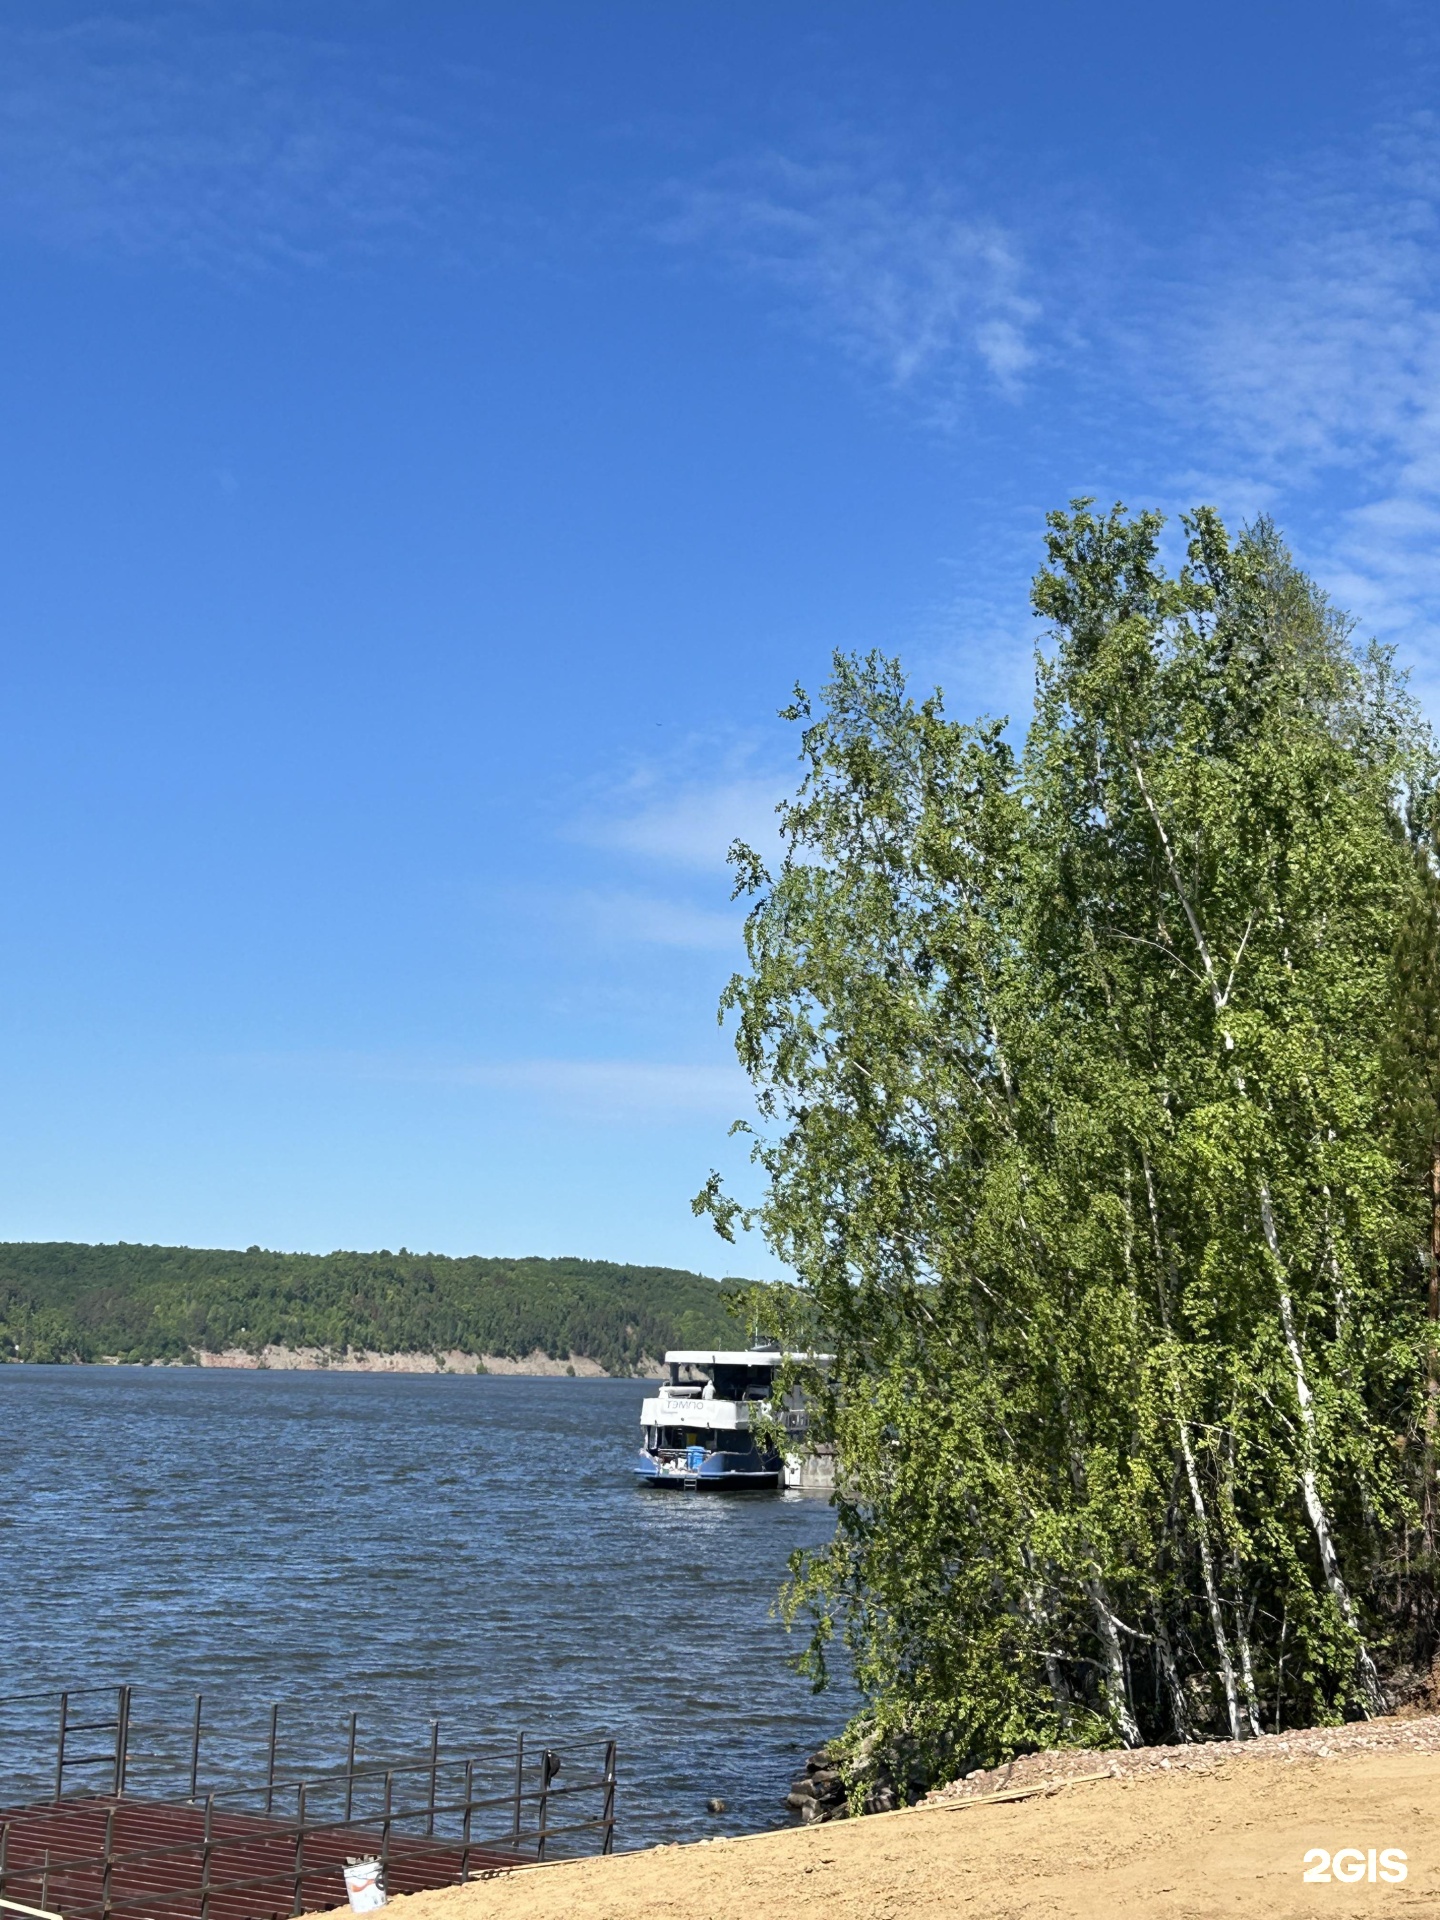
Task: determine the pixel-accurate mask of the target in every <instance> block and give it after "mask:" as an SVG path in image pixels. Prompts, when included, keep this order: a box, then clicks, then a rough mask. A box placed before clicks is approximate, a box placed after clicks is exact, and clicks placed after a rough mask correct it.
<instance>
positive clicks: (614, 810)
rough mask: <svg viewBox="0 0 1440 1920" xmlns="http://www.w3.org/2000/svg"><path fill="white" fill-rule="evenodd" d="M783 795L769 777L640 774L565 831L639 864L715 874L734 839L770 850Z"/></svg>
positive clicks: (656, 770)
mask: <svg viewBox="0 0 1440 1920" xmlns="http://www.w3.org/2000/svg"><path fill="white" fill-rule="evenodd" d="M791 784H792V785H793V782H792V783H791ZM787 791H788V788H787V786H786V785H785V784H784V783H783V782H782V780H781V779H779V778H778V777H776V776H773V775H764V774H752V773H743V772H740V773H730V774H724V773H722V774H721V775H720V777H719V778H717V779H714V780H710V781H707V780H704V779H697V778H696V777H695V776H694V775H693V773H690V772H689V771H688V770H681V769H677V768H674V767H670V766H667V767H659V766H657V767H651V768H645V769H642V770H641V771H639V772H637V773H636V774H634V775H633V776H632V777H631V779H630V780H628V781H627V782H626V783H625V784H624V785H623V786H621V787H620V788H618V789H616V790H613V791H612V792H611V793H609V794H608V795H607V796H606V797H605V798H604V800H603V801H601V802H599V803H597V804H594V805H592V807H591V808H590V809H588V810H587V811H586V813H585V814H584V815H583V816H582V817H581V818H580V819H579V820H577V821H576V822H575V824H574V825H573V827H572V828H571V833H572V836H573V837H574V838H575V839H577V840H580V841H582V842H584V843H585V844H586V845H589V846H594V847H604V848H608V849H610V850H612V851H614V852H618V853H625V854H630V855H632V856H635V857H638V858H639V859H642V860H648V861H657V862H660V863H661V864H663V865H667V866H673V867H689V868H694V869H696V870H698V871H702V872H720V871H723V869H724V866H725V856H726V854H727V853H728V851H729V849H730V846H731V843H732V842H733V841H735V840H737V839H739V840H744V841H746V842H748V843H749V844H750V845H752V846H754V847H756V848H758V849H759V850H761V851H762V852H770V851H771V850H773V848H774V846H775V844H776V835H777V823H776V818H775V808H776V805H777V803H778V802H779V801H780V800H781V799H782V798H783V796H784V795H785V793H786V792H787Z"/></svg>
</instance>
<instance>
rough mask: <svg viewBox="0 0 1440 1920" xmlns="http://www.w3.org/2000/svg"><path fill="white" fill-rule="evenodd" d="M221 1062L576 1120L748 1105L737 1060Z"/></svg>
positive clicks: (281, 1058)
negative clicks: (441, 1093) (439, 1090)
mask: <svg viewBox="0 0 1440 1920" xmlns="http://www.w3.org/2000/svg"><path fill="white" fill-rule="evenodd" d="M222 1064H224V1065H227V1066H228V1067H230V1068H231V1069H232V1070H235V1071H237V1072H240V1073H243V1074H246V1075H261V1076H263V1077H266V1078H283V1079H301V1080H305V1079H322V1080H337V1079H339V1080H349V1081H368V1082H379V1083H381V1084H384V1085H391V1086H395V1085H406V1086H433V1087H473V1088H475V1089H477V1090H479V1091H482V1092H483V1091H489V1092H493V1093H496V1094H504V1095H505V1096H506V1097H507V1101H509V1102H511V1103H514V1102H516V1101H519V1102H521V1103H522V1104H524V1105H526V1106H529V1107H532V1108H538V1109H540V1110H542V1111H544V1112H547V1113H551V1114H558V1115H560V1116H561V1117H570V1118H573V1119H579V1120H587V1121H588V1120H625V1121H642V1122H643V1121H652V1122H656V1123H663V1122H666V1121H671V1120H680V1119H683V1118H685V1117H687V1116H701V1115H706V1116H722V1117H724V1116H733V1115H735V1114H737V1113H742V1112H744V1111H746V1110H747V1109H748V1107H749V1106H750V1102H751V1095H750V1088H749V1083H748V1081H747V1080H746V1078H745V1076H744V1074H743V1073H742V1072H741V1071H740V1069H739V1067H738V1066H727V1065H723V1064H715V1063H709V1062H696V1063H692V1062H688V1061H664V1060H659V1061H657V1060H567V1059H522V1060H470V1059H455V1058H446V1057H441V1056H436V1055H430V1054H425V1055H411V1054H398V1053H319V1052H306V1053H247V1054H242V1055H236V1056H233V1057H231V1058H229V1059H228V1060H226V1061H225V1062H223V1063H222Z"/></svg>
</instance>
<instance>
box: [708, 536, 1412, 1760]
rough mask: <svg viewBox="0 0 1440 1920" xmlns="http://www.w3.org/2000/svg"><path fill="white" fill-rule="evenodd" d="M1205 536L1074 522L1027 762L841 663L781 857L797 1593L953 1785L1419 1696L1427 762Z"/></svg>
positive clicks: (1254, 550) (770, 1143)
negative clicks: (808, 1446) (1421, 909)
mask: <svg viewBox="0 0 1440 1920" xmlns="http://www.w3.org/2000/svg"><path fill="white" fill-rule="evenodd" d="M1188 530H1189V540H1190V544H1189V557H1188V561H1187V564H1186V565H1185V566H1184V567H1183V568H1182V569H1181V570H1180V571H1179V572H1178V573H1177V574H1174V575H1172V574H1170V573H1167V571H1166V570H1165V569H1164V567H1163V566H1162V564H1161V562H1160V559H1159V553H1158V539H1159V534H1160V521H1159V519H1158V517H1157V516H1153V515H1139V516H1136V517H1133V518H1132V517H1130V516H1127V515H1126V514H1125V513H1124V512H1123V511H1121V510H1120V509H1116V510H1115V511H1114V512H1112V513H1110V514H1106V515H1097V514H1095V513H1094V512H1093V511H1092V510H1091V506H1090V503H1089V502H1084V501H1082V502H1077V503H1076V504H1075V506H1074V509H1073V510H1072V511H1071V512H1070V513H1068V514H1056V515H1053V516H1052V517H1051V521H1050V530H1049V537H1048V542H1047V562H1046V565H1045V566H1044V568H1043V569H1042V570H1041V572H1040V574H1039V575H1038V577H1037V580H1036V586H1035V595H1034V598H1035V605H1036V608H1037V611H1039V612H1040V613H1041V615H1042V616H1043V617H1044V618H1045V619H1046V620H1047V622H1048V623H1049V628H1050V634H1051V642H1050V645H1049V647H1048V649H1047V650H1046V652H1045V653H1044V655H1043V656H1042V659H1041V663H1040V668H1039V678H1038V685H1037V698H1036V707H1035V714H1034V718H1033V721H1032V724H1031V726H1030V729H1029V733H1028V737H1027V741H1026V745H1025V750H1024V753H1023V755H1021V756H1020V757H1019V758H1018V759H1017V758H1016V757H1015V755H1014V754H1013V753H1012V751H1011V749H1010V747H1009V746H1008V744H1007V741H1006V737H1005V731H1004V728H1003V727H1002V726H997V725H993V724H989V725H978V726H975V727H965V726H958V725H956V724H955V723H953V722H952V721H950V720H949V719H948V718H947V717H946V716H945V714H944V712H943V708H942V706H941V702H940V700H939V698H938V696H937V697H935V698H932V699H930V700H926V701H921V702H918V703H917V702H914V701H912V700H911V699H910V698H909V697H908V695H907V693H906V690H905V687H904V683H903V679H902V677H901V674H900V671H899V669H898V667H897V666H896V665H895V664H894V663H892V662H886V661H884V660H881V659H879V658H875V657H872V658H870V659H868V660H864V661H850V660H845V659H839V660H837V662H836V669H835V678H834V681H833V682H832V684H831V685H830V687H828V688H827V690H826V695H825V700H824V703H823V708H822V710H821V711H820V712H819V713H818V714H817V713H815V712H812V711H811V709H810V707H809V704H808V702H806V701H805V700H804V698H803V697H801V698H799V699H797V703H796V705H795V707H794V708H793V709H792V710H791V711H792V714H793V717H794V718H795V719H796V720H797V721H799V722H800V723H801V724H802V726H803V732H802V736H801V751H802V760H803V763H804V766H805V778H804V782H803V784H802V787H801V789H800V792H799V794H798V796H797V798H796V800H795V801H794V803H793V804H791V805H790V806H788V807H787V808H785V809H783V810H782V829H783V837H784V844H785V854H784V858H783V861H782V863H781V865H780V867H779V869H778V871H777V872H775V873H774V874H773V875H772V874H770V873H768V872H767V871H766V870H765V869H764V867H763V865H762V864H761V863H760V862H759V861H758V860H757V858H756V857H755V856H754V854H753V853H751V852H749V851H748V850H746V849H743V848H741V849H737V853H736V860H737V870H738V877H739V882H740V886H741V888H742V889H743V890H745V891H747V892H748V893H750V894H751V896H752V897H753V902H754V904H753V905H752V908H751V911H750V915H749V918H748V921H747V942H748V951H749V970H748V972H747V973H746V974H744V975H741V976H737V977H736V979H735V980H734V981H733V982H732V983H731V986H730V988H729V990H728V992H727V994H726V997H725V1003H724V1008H723V1009H722V1011H733V1012H734V1013H735V1014H736V1015H737V1016H738V1026H737V1046H738V1048H739V1052H740V1057H741V1059H742V1061H743V1062H744V1064H745V1066H746V1067H747V1069H748V1070H749V1072H750V1073H751V1075H752V1078H753V1079H754V1082H755V1084H756V1088H757V1092H758V1096H759V1106H760V1112H761V1117H762V1123H763V1124H762V1128H761V1130H760V1131H759V1132H758V1133H757V1136H756V1140H755V1155H756V1158H757V1160H758V1162H759V1164H760V1165H761V1167H762V1169H763V1170H764V1172H765V1174H766V1176H767V1186H766V1193H765V1198H764V1200H763V1201H762V1203H761V1205H760V1206H759V1208H758V1209H756V1211H755V1214H754V1216H753V1217H754V1218H755V1219H756V1221H757V1222H758V1224H760V1225H761V1226H762V1227H763V1229H764V1231H765V1232H766V1233H767V1235H768V1236H769V1238H770V1241H771V1244H772V1245H773V1246H774V1247H775V1249H776V1251H777V1252H779V1253H780V1254H781V1255H782V1256H783V1257H785V1258H786V1259H787V1260H788V1261H789V1262H790V1263H791V1265H792V1267H793V1269H794V1271H795V1273H796V1275H797V1279H798V1284H799V1286H800V1288H801V1290H802V1291H803V1292H804V1293H805V1294H806V1295H808V1296H809V1299H810V1302H811V1305H812V1307H813V1310H814V1311H815V1313H816V1315H817V1317H818V1319H819V1321H820V1322H821V1323H822V1324H823V1325H824V1326H825V1327H826V1329H827V1330H828V1332H829V1334H830V1335H831V1336H832V1337H833V1342H834V1346H835V1351H836V1356H837V1358H836V1365H835V1367H834V1370H833V1372H832V1373H831V1375H830V1376H829V1379H828V1381H826V1382H825V1383H823V1385H821V1384H819V1383H817V1392H818V1393H819V1396H820V1397H819V1409H820V1415H821V1419H822V1423H823V1424H824V1426H825V1427H826V1429H827V1430H828V1431H829V1433H830V1434H831V1436H832V1437H833V1438H834V1439H835V1440H836V1442H837V1444H838V1446H839V1449H840V1455H841V1460H842V1466H843V1485H844V1491H843V1493H842V1495H841V1497H840V1499H839V1501H838V1502H837V1505H838V1519H839V1524H838V1527H837V1532H836V1537H835V1540H834V1543H833V1545H832V1546H831V1547H830V1548H829V1549H827V1550H826V1551H825V1552H824V1553H822V1554H819V1555H817V1556H813V1557H811V1558H809V1559H807V1560H803V1561H802V1562H801V1563H800V1564H799V1565H797V1568H796V1570H795V1578H794V1581H793V1583H792V1587H791V1590H790V1601H791V1604H792V1606H793V1607H795V1608H796V1609H797V1610H799V1609H803V1608H808V1609H809V1610H810V1611H811V1613H812V1616H813V1625H814V1633H813V1638H812V1643H811V1652H810V1660H811V1664H812V1666H813V1667H814V1669H815V1670H816V1672H817V1673H822V1672H823V1669H824V1663H825V1660H826V1658H827V1657H828V1649H829V1646H830V1643H831V1641H832V1639H833V1636H834V1634H835V1633H836V1632H837V1631H838V1632H840V1633H842V1634H843V1636H844V1638H845V1640H846V1642H847V1645H848V1650H849V1653H850V1655H851V1657H852V1659H853V1661H854V1663H855V1669H856V1673H857V1677H858V1678H859V1680H860V1683H861V1685H862V1688H863V1689H864V1690H865V1692H866V1693H867V1695H868V1696H869V1699H870V1702H871V1712H872V1714H873V1715H874V1716H875V1717H876V1718H877V1719H878V1721H879V1722H880V1724H881V1726H882V1727H889V1728H891V1729H893V1730H899V1729H903V1731H904V1735H905V1737H906V1739H907V1740H909V1741H910V1742H911V1743H912V1744H915V1745H917V1746H918V1748H919V1749H920V1750H921V1751H922V1752H923V1753H924V1754H926V1755H928V1756H929V1758H928V1760H927V1762H926V1764H927V1765H929V1766H932V1767H938V1766H941V1765H942V1764H947V1765H948V1764H953V1763H954V1761H955V1760H956V1759H957V1758H969V1759H977V1760H987V1759H994V1758H998V1757H999V1756H1000V1755H1002V1754H1003V1753H1005V1752H1008V1751H1013V1750H1014V1748H1015V1747H1016V1746H1019V1745H1024V1744H1028V1743H1033V1742H1037V1741H1038V1742H1042V1743H1043V1742H1048V1741H1052V1740H1057V1739H1068V1740H1077V1739H1087V1740H1089V1739H1095V1738H1097V1737H1099V1738H1111V1739H1116V1740H1121V1741H1125V1742H1128V1743H1135V1742H1138V1741H1140V1740H1143V1739H1147V1738H1151V1737H1155V1736H1156V1735H1160V1734H1163V1735H1165V1736H1166V1737H1178V1738H1182V1739H1183V1738H1188V1737H1191V1735H1192V1734H1194V1733H1196V1732H1203V1731H1206V1730H1212V1729H1213V1730H1215V1731H1224V1732H1228V1733H1230V1734H1231V1735H1232V1736H1237V1737H1243V1736H1245V1735H1246V1734H1248V1733H1251V1732H1257V1731H1259V1730H1260V1729H1261V1728H1262V1727H1263V1726H1273V1725H1276V1724H1279V1723H1281V1722H1282V1721H1286V1722H1291V1721H1293V1720H1294V1719H1295V1718H1297V1717H1304V1718H1315V1717H1320V1718H1325V1717H1333V1716H1335V1715H1338V1714H1342V1713H1345V1712H1361V1713H1365V1712H1374V1711H1377V1710H1379V1709H1381V1708H1382V1707H1383V1705H1384V1693H1383V1688H1382V1684H1381V1679H1380V1672H1379V1667H1380V1665H1381V1664H1383V1663H1384V1661H1385V1659H1386V1658H1387V1657H1388V1652H1387V1645H1388V1643H1386V1639H1385V1636H1386V1633H1387V1631H1388V1626H1387V1616H1385V1615H1384V1614H1383V1611H1382V1609H1381V1607H1380V1605H1379V1603H1378V1599H1377V1579H1378V1571H1377V1570H1378V1569H1380V1568H1381V1567H1382V1566H1383V1567H1389V1566H1391V1565H1392V1563H1393V1561H1394V1553H1393V1551H1392V1549H1393V1545H1394V1541H1395V1538H1396V1535H1397V1530H1399V1531H1403V1528H1404V1525H1405V1524H1406V1516H1407V1514H1408V1512H1409V1510H1410V1509H1409V1504H1408V1503H1409V1488H1408V1486H1407V1483H1406V1480H1405V1476H1404V1470H1403V1465H1402V1463H1401V1462H1400V1460H1399V1457H1398V1455H1397V1451H1396V1449H1395V1448H1394V1447H1393V1446H1391V1445H1390V1444H1389V1443H1390V1440H1391V1439H1392V1437H1393V1435H1394V1433H1395V1430H1396V1427H1397V1424H1398V1425H1399V1426H1400V1427H1401V1428H1404V1427H1405V1426H1406V1424H1407V1422H1408V1423H1410V1424H1413V1423H1414V1421H1415V1419H1416V1418H1417V1417H1418V1409H1419V1407H1420V1402H1421V1400H1422V1399H1423V1394H1421V1393H1420V1392H1418V1390H1417V1372H1416V1367H1417V1362H1418V1360H1419V1358H1420V1354H1421V1350H1422V1347H1423V1344H1424V1335H1423V1327H1422V1324H1421V1320H1420V1318H1419V1316H1418V1315H1417V1312H1416V1303H1415V1300H1414V1297H1413V1293H1412V1292H1411V1291H1410V1290H1409V1289H1408V1287H1407V1285H1406V1282H1405V1278H1404V1272H1403V1269H1404V1248H1405V1240H1406V1231H1407V1229H1406V1221H1405V1214H1404V1207H1403V1205H1402V1204H1400V1203H1399V1202H1398V1201H1397V1198H1396V1194H1397V1188H1396V1177H1395V1164H1394V1158H1393V1155H1392V1154H1390V1153H1389V1152H1387V1149H1386V1145H1385V1138H1384V1131H1383V1129H1382V1128H1381V1127H1380V1126H1379V1125H1378V1117H1379V1114H1380V1109H1381V1105H1382V1103H1383V1077H1384V1076H1383V1070H1382V1069H1383V1059H1384V1053H1385V1047H1386V1044H1387V1031H1388V1012H1387V1009H1388V1006H1389V1004H1390V999H1389V995H1388V993H1387V982H1388V980H1389V978H1390V970H1391V965H1392V961H1391V956H1392V949H1393V946H1394V941H1395V935H1396V929H1397V926H1398V924H1399V922H1400V920H1401V919H1402V918H1403V916H1404V914H1405V913H1406V912H1408V911H1411V910H1412V909H1413V903H1414V898H1415V891H1416V870H1415V865H1414V861H1413V858H1412V857H1411V855H1410V852H1409V850H1408V845H1407V839H1406V833H1405V830H1404V824H1403V818H1402V815H1403V809H1404V805H1405V803H1406V800H1407V797H1408V798H1409V799H1411V800H1413V798H1414V795H1415V792H1416V790H1417V786H1418V785H1420V784H1423V782H1424V780H1426V779H1427V778H1428V767H1429V764H1430V763H1429V759H1428V757H1427V756H1428V745H1427V739H1426V735H1425V733H1424V729H1423V728H1422V727H1421V725H1420V723H1419V721H1418V719H1417V717H1416V715H1415V713H1414V710H1413V708H1412V707H1411V705H1410V703H1409V702H1408V700H1407V699H1406V697H1405V695H1404V692H1403V688H1402V687H1401V686H1400V685H1399V684H1398V683H1397V681H1396V679H1395V677H1394V674H1393V672H1392V670H1391V667H1390V664H1389V662H1388V659H1387V658H1386V656H1384V655H1383V654H1382V653H1379V652H1376V651H1374V650H1370V651H1362V650H1359V649H1357V648H1356V647H1355V646H1354V645H1353V643H1352V639H1351V635H1350V630H1349V627H1348V624H1347V623H1346V622H1345V621H1344V620H1343V619H1342V618H1341V617H1339V616H1338V615H1337V614H1336V613H1335V612H1334V610H1333V609H1331V608H1330V607H1329V606H1328V604H1327V603H1326V602H1325V600H1324V598H1323V596H1321V595H1320V594H1319V593H1318V591H1317V590H1316V589H1315V588H1314V586H1313V585H1312V584H1311V583H1310V582H1309V581H1308V580H1307V579H1306V578H1305V577H1304V576H1303V574H1301V573H1300V572H1299V571H1298V570H1297V569H1296V568H1295V567H1294V565H1293V563H1292V562H1291V560H1290V558H1289V556H1288V555H1287V554H1286V552H1285V550H1284V548H1283V546H1282V544H1281V543H1280V541H1279V539H1278V537H1277V535H1276V534H1275V533H1274V531H1273V529H1271V528H1270V527H1268V526H1265V525H1261V526H1259V527H1256V528H1254V529H1252V530H1250V531H1249V532H1247V533H1246V534H1245V535H1244V536H1243V537H1242V538H1241V539H1240V540H1239V541H1238V542H1236V543H1233V544H1232V543H1231V542H1230V540H1229V539H1228V537H1227V535H1226V533H1225V530H1224V528H1223V527H1222V525H1221V524H1220V522H1219V520H1218V519H1217V518H1216V516H1215V515H1214V514H1213V513H1209V512H1207V511H1201V512H1198V513H1197V514H1196V515H1194V516H1193V518H1192V519H1191V520H1190V521H1189V522H1188ZM700 1204H701V1205H702V1206H706V1207H708V1208H709V1209H710V1211H711V1212H712V1213H713V1214H714V1215H715V1217H716V1222H717V1225H719V1226H720V1228H721V1230H722V1231H730V1230H731V1229H732V1227H733V1224H734V1217H735V1209H733V1208H732V1207H731V1206H730V1205H729V1203H728V1202H727V1201H726V1199H725V1197H724V1195H723V1194H722V1192H721V1191H720V1189H719V1186H718V1183H717V1182H714V1181H713V1180H712V1182H711V1184H710V1186H709V1187H708V1188H707V1190H706V1193H705V1194H704V1195H702V1196H701V1200H700Z"/></svg>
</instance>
